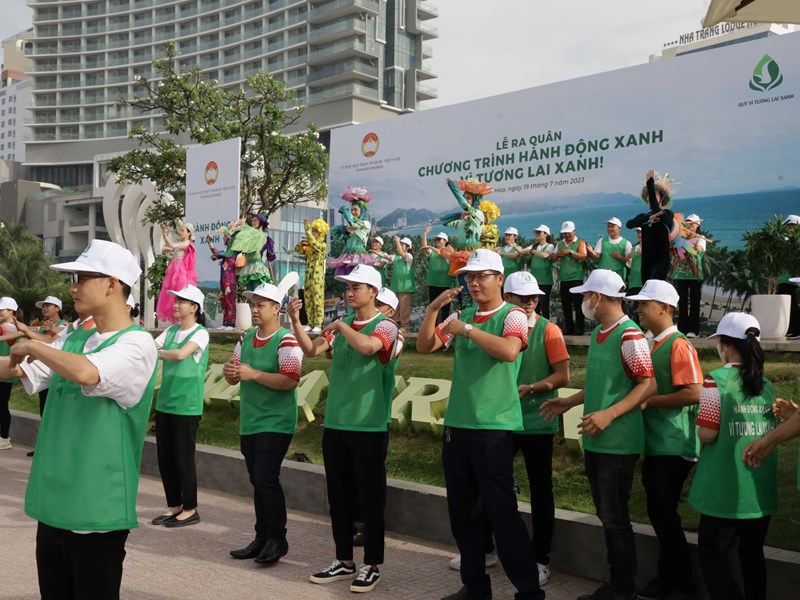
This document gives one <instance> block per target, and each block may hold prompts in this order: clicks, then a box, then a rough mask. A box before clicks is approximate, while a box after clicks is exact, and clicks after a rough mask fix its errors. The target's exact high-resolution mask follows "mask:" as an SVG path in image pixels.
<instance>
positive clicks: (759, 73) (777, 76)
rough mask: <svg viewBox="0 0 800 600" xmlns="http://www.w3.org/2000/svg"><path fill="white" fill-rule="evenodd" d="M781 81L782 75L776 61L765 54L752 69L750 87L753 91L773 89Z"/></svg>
mask: <svg viewBox="0 0 800 600" xmlns="http://www.w3.org/2000/svg"><path fill="white" fill-rule="evenodd" d="M782 83H783V75H781V69H780V67H779V66H778V63H777V62H775V59H773V58H772V57H771V56H770V55H769V54H765V55H764V58H762V59H761V60H760V61H759V63H758V64H757V65H756V68H755V69H753V77H752V79H750V89H751V90H753V91H754V92H766V91H768V90H773V89H775V88H776V87H778V86H779V85H780V84H782Z"/></svg>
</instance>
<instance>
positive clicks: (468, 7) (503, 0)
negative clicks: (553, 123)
mask: <svg viewBox="0 0 800 600" xmlns="http://www.w3.org/2000/svg"><path fill="white" fill-rule="evenodd" d="M407 1H408V2H413V1H414V0H407ZM2 4H3V19H2V22H0V39H5V38H7V37H10V36H13V35H14V34H16V33H17V32H19V31H23V30H25V29H27V28H28V27H30V26H31V18H32V11H31V9H30V8H28V7H27V6H26V5H25V0H2ZM431 4H433V5H434V6H437V7H438V9H439V18H438V19H436V20H434V21H433V22H432V23H433V24H435V25H436V27H438V29H439V38H438V39H435V40H431V41H430V42H428V43H430V45H431V47H432V48H433V53H434V58H433V59H432V60H430V61H428V62H427V63H426V68H428V69H430V70H431V71H433V72H434V73H436V74H438V75H439V78H438V80H436V81H435V82H430V83H435V85H436V87H437V88H438V90H439V98H438V99H437V100H435V101H432V102H427V103H426V105H427V106H444V105H446V104H453V103H456V102H464V101H466V100H473V99H475V98H484V97H486V96H493V95H496V94H502V93H505V92H510V91H512V90H519V89H524V88H529V87H533V86H537V85H542V84H546V83H553V82H555V81H562V80H564V79H572V78H575V77H581V76H583V75H590V74H592V73H601V72H603V71H610V70H612V69H620V68H623V67H629V66H631V65H636V64H641V63H644V62H647V60H648V57H649V56H650V55H651V54H654V53H656V52H658V51H659V50H660V49H661V48H662V47H663V45H664V44H665V43H669V42H671V41H674V40H676V39H678V37H679V36H680V35H681V34H684V33H689V32H691V31H695V30H697V29H699V28H700V20H701V19H702V18H703V16H704V15H705V12H706V9H707V7H708V0H670V1H669V2H664V0H609V1H607V2H590V1H587V0H558V1H557V2H552V1H551V0H548V1H544V0H492V1H491V2H486V0H480V1H479V0H433V1H432V2H431Z"/></svg>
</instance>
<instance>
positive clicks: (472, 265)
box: [456, 248, 505, 275]
mask: <svg viewBox="0 0 800 600" xmlns="http://www.w3.org/2000/svg"><path fill="white" fill-rule="evenodd" d="M473 271H497V272H498V273H504V272H505V268H504V267H503V259H502V258H500V255H499V254H498V253H497V252H494V251H492V250H487V249H486V248H478V249H477V250H474V251H473V252H472V255H471V256H470V257H469V260H468V261H467V264H466V265H465V266H463V267H461V268H460V269H459V270H458V271H456V275H461V273H471V272H473Z"/></svg>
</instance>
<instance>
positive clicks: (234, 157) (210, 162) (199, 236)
mask: <svg viewBox="0 0 800 600" xmlns="http://www.w3.org/2000/svg"><path fill="white" fill-rule="evenodd" d="M240 149H241V139H239V138H234V139H232V140H225V141H222V142H215V143H213V144H206V145H205V146H190V147H189V148H188V149H187V150H186V220H187V221H188V222H189V223H191V224H192V225H194V228H195V236H196V240H195V247H196V248H197V267H196V268H197V282H198V284H199V285H200V286H201V287H212V288H216V287H218V286H219V263H217V262H214V261H213V260H211V252H210V250H209V246H208V244H207V242H206V237H207V236H208V235H210V236H211V238H212V243H213V244H214V245H215V246H216V247H217V249H218V250H220V251H221V250H224V248H225V244H224V241H223V239H222V234H220V233H217V230H218V229H219V228H220V227H223V226H225V225H227V224H228V223H231V222H232V221H235V220H237V219H238V218H239V181H240V179H239V165H240V155H241V153H240Z"/></svg>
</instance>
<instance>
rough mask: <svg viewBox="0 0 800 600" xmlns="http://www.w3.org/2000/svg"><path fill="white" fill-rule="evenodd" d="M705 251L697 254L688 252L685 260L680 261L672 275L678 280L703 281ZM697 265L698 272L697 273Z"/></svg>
mask: <svg viewBox="0 0 800 600" xmlns="http://www.w3.org/2000/svg"><path fill="white" fill-rule="evenodd" d="M705 255H706V253H705V252H698V253H697V256H692V255H691V254H689V253H688V252H687V253H686V256H685V257H684V259H683V260H681V261H679V262H678V263H677V264H676V265H675V266H674V267H673V268H672V274H671V277H672V279H674V280H678V281H702V280H703V257H704V256H705ZM695 265H696V266H697V272H696V273H695Z"/></svg>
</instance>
